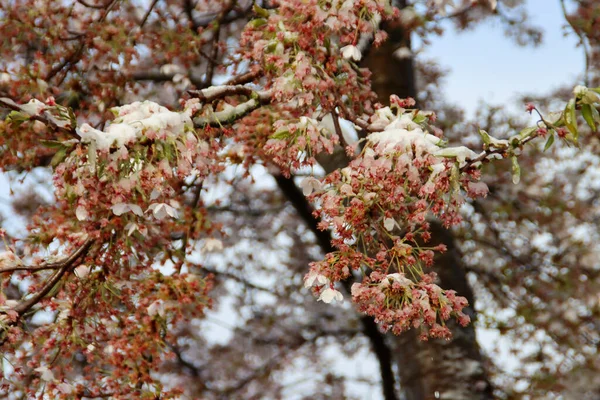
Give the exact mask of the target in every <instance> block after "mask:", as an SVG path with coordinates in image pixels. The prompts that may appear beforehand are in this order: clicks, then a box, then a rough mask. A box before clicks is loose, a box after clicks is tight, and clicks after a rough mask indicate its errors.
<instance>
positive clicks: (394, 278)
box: [379, 272, 412, 288]
mask: <svg viewBox="0 0 600 400" xmlns="http://www.w3.org/2000/svg"><path fill="white" fill-rule="evenodd" d="M394 282H398V283H399V284H400V286H402V287H405V288H406V287H409V286H411V285H412V281H411V280H410V279H408V278H407V277H406V276H404V274H401V273H398V272H396V273H395V274H389V275H386V277H385V278H383V280H382V281H381V283H380V284H379V286H380V287H387V286H390V285H391V284H392V283H394Z"/></svg>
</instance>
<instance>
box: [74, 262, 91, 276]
mask: <svg viewBox="0 0 600 400" xmlns="http://www.w3.org/2000/svg"><path fill="white" fill-rule="evenodd" d="M90 270H91V269H90V267H89V265H85V264H81V265H80V266H79V267H77V268H75V274H76V275H77V276H78V277H79V278H80V279H84V278H85V277H86V276H88V275H89V273H90Z"/></svg>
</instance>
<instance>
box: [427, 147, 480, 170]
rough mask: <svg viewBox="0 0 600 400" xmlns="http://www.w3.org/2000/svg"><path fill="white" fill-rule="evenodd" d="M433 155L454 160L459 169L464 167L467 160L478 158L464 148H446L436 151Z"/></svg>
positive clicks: (475, 154) (471, 151)
mask: <svg viewBox="0 0 600 400" xmlns="http://www.w3.org/2000/svg"><path fill="white" fill-rule="evenodd" d="M434 155H435V156H437V157H449V158H456V161H457V162H458V164H459V166H460V167H462V166H464V165H465V163H466V161H467V160H472V159H474V158H477V156H478V154H477V153H475V152H474V151H473V150H471V149H469V148H468V147H465V146H458V147H446V148H445V149H441V150H438V151H437V152H435V154H434Z"/></svg>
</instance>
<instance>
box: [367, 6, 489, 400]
mask: <svg viewBox="0 0 600 400" xmlns="http://www.w3.org/2000/svg"><path fill="white" fill-rule="evenodd" d="M396 3H397V4H396V6H397V7H399V8H401V9H402V8H404V7H406V1H397V2H396ZM384 29H385V30H386V31H387V32H388V34H389V38H388V40H387V41H385V42H384V43H383V44H382V45H381V46H380V47H378V48H375V47H372V48H371V49H369V50H368V51H367V53H366V55H365V59H364V61H363V66H365V67H368V68H369V69H370V70H371V71H372V72H373V76H372V84H373V90H374V91H375V92H376V93H377V95H378V98H379V101H380V102H381V103H383V104H387V103H388V102H389V96H390V95H391V94H396V95H398V96H399V97H401V98H404V97H412V98H414V99H417V88H416V76H415V66H414V61H413V58H412V57H408V58H398V57H396V56H394V52H395V51H396V50H397V49H399V48H401V47H407V48H408V49H410V48H411V43H410V35H409V34H407V33H406V32H405V31H404V30H403V29H402V27H401V26H400V25H399V24H397V23H396V24H394V25H391V24H387V26H384ZM431 234H432V240H431V243H432V244H431V245H436V244H438V243H444V244H445V245H446V246H447V247H448V252H447V253H445V254H442V255H440V256H438V257H437V258H436V262H435V267H434V270H435V272H437V274H438V276H439V279H440V286H441V287H442V288H444V289H454V290H456V291H457V292H458V293H459V294H460V295H461V296H465V297H466V298H467V299H468V300H469V308H468V309H465V313H468V314H469V315H470V316H471V319H472V321H473V322H474V321H475V311H474V298H473V292H472V289H471V287H470V285H469V283H468V281H467V276H466V272H465V269H464V267H463V265H462V261H461V259H460V256H459V254H458V253H457V251H456V246H455V244H454V238H453V236H452V233H451V232H450V231H448V230H446V229H444V228H443V227H442V226H441V225H440V224H439V223H437V222H432V224H431ZM449 325H450V328H451V329H452V332H453V335H454V337H453V339H452V340H450V341H446V340H430V341H428V342H423V341H421V340H419V339H418V331H417V330H410V331H408V332H406V333H404V334H402V335H400V336H393V335H389V337H388V339H389V341H390V343H393V344H392V346H393V347H394V348H395V355H396V357H395V362H396V365H397V367H398V373H399V381H400V385H401V390H402V392H403V395H404V396H403V397H404V398H406V399H407V400H425V399H436V398H439V399H452V400H460V399H469V400H471V399H492V398H493V396H492V387H491V384H490V382H489V377H488V375H487V371H486V368H485V364H484V360H483V357H482V354H481V349H480V348H479V345H478V343H477V340H476V337H475V328H474V325H473V324H470V325H469V326H467V327H466V328H463V327H461V326H458V324H456V323H450V324H449Z"/></svg>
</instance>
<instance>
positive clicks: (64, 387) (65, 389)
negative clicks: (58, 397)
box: [56, 382, 73, 394]
mask: <svg viewBox="0 0 600 400" xmlns="http://www.w3.org/2000/svg"><path fill="white" fill-rule="evenodd" d="M56 388H57V389H58V391H59V392H61V393H64V394H71V393H73V385H71V384H69V383H66V382H62V383H59V384H58V385H56Z"/></svg>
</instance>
